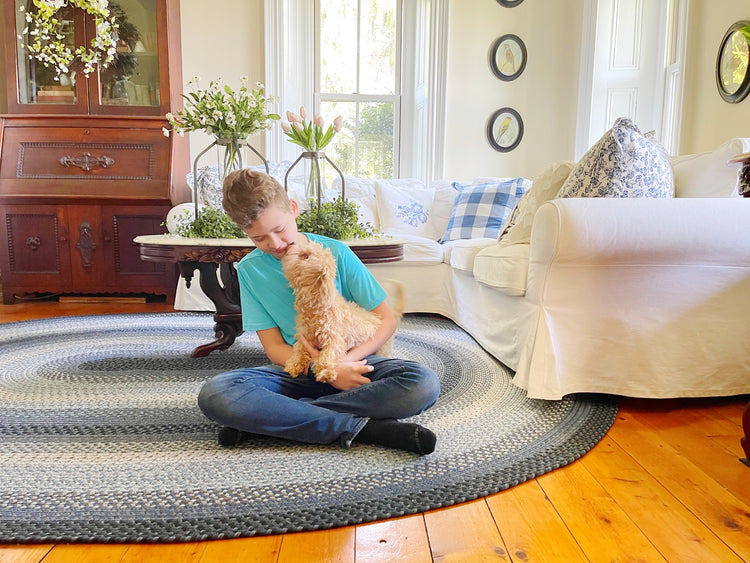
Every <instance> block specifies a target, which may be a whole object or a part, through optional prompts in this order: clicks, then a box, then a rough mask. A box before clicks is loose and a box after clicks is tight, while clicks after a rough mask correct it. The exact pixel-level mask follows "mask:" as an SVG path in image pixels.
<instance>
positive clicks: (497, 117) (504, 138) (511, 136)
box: [487, 108, 523, 152]
mask: <svg viewBox="0 0 750 563" xmlns="http://www.w3.org/2000/svg"><path fill="white" fill-rule="evenodd" d="M522 138H523V120H522V119H521V116H520V115H519V113H518V112H517V111H516V110H514V109H513V108H502V109H499V110H497V111H496V112H495V113H493V114H492V115H491V116H490V119H489V121H487V140H488V141H489V143H490V146H491V147H492V148H493V149H495V150H496V151H499V152H510V151H512V150H513V149H515V148H516V147H517V146H518V144H519V143H520V142H521V139H522Z"/></svg>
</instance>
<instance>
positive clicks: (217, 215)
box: [175, 207, 247, 238]
mask: <svg viewBox="0 0 750 563" xmlns="http://www.w3.org/2000/svg"><path fill="white" fill-rule="evenodd" d="M192 217H193V214H192V213H191V212H190V211H187V210H186V211H184V212H183V217H180V218H178V220H177V227H176V228H175V234H177V235H178V236H181V237H185V238H245V237H246V236H247V235H246V234H245V232H244V231H243V230H242V229H241V228H240V226H239V225H238V224H237V223H235V222H234V221H232V220H231V219H230V218H229V216H228V215H227V214H226V213H224V212H223V211H221V210H219V209H215V208H213V207H204V208H202V209H201V210H200V213H199V214H198V217H197V218H196V219H195V220H192Z"/></svg>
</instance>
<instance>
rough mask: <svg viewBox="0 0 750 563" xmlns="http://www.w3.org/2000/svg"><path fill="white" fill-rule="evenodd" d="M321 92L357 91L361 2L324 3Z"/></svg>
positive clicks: (328, 0)
mask: <svg viewBox="0 0 750 563" xmlns="http://www.w3.org/2000/svg"><path fill="white" fill-rule="evenodd" d="M319 64H320V73H321V75H320V89H321V92H333V93H336V94H351V93H352V92H356V91H357V0H321V1H320V61H319Z"/></svg>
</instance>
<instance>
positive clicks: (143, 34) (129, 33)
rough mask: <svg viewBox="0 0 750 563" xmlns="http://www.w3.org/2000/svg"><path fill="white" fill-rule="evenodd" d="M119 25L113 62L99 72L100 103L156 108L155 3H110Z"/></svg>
mask: <svg viewBox="0 0 750 563" xmlns="http://www.w3.org/2000/svg"><path fill="white" fill-rule="evenodd" d="M112 13H113V14H114V16H115V18H116V20H117V23H118V24H119V26H120V27H119V34H118V35H119V40H118V42H117V55H116V57H115V60H114V61H113V62H112V64H110V65H109V66H108V67H107V68H106V69H102V70H101V75H100V79H101V83H102V92H101V103H102V104H106V105H118V106H158V105H159V104H160V103H161V101H160V100H159V53H158V44H157V42H158V37H157V32H156V2H155V0H119V3H114V2H113V3H112Z"/></svg>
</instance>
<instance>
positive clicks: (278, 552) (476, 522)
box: [0, 303, 750, 563]
mask: <svg viewBox="0 0 750 563" xmlns="http://www.w3.org/2000/svg"><path fill="white" fill-rule="evenodd" d="M169 310H171V307H170V306H169V305H168V304H164V303H149V304H114V303H104V304H73V303H64V304H58V303H23V304H15V305H0V322H11V321H17V320H25V319H32V318H44V317H51V316H61V315H84V314H85V315H88V314H103V313H120V312H138V311H150V312H155V311H169ZM748 377H750V374H748ZM748 400H750V397H748V396H747V395H746V396H742V397H734V398H720V399H691V400H687V399H685V400H661V401H657V400H634V399H622V400H621V403H620V405H621V406H620V412H619V414H618V416H617V421H616V422H615V424H614V425H613V427H612V428H611V429H610V431H609V432H608V433H607V435H606V436H605V438H604V439H603V440H602V441H601V442H600V443H599V444H598V445H597V446H596V447H594V448H593V449H592V450H591V451H590V452H589V453H588V454H587V455H585V456H584V457H583V458H581V459H580V460H578V461H576V462H574V463H572V464H570V465H568V466H566V467H564V468H561V469H558V470H556V471H553V472H551V473H548V474H546V475H542V476H541V477H538V478H536V479H534V480H531V481H528V482H526V483H523V484H521V485H518V486H516V487H513V488H511V489H509V490H507V491H504V492H501V493H498V494H496V495H492V496H489V497H487V498H483V499H480V500H476V501H472V502H468V503H464V504H460V505H457V506H454V507H450V508H445V509H440V510H435V511H431V512H427V513H424V514H416V515H413V516H407V517H404V518H397V519H394V520H387V521H382V522H375V523H371V524H362V525H359V526H351V527H346V528H338V529H334V530H326V531H321V532H309V533H308V532H305V533H296V534H286V535H282V536H267V537H259V538H246V539H237V540H224V541H208V542H196V543H182V544H166V545H150V544H129V545H128V544H113V545H91V544H86V545H75V544H73V545H71V544H45V545H6V546H0V563H2V562H8V561H13V562H18V561H24V562H27V561H28V562H32V561H44V562H45V563H51V562H59V561H70V562H71V563H85V562H89V561H90V562H96V563H100V562H110V561H123V562H134V561H158V562H170V563H171V562H182V561H191V562H193V561H195V562H198V561H200V562H202V563H207V562H213V561H216V562H220V563H226V562H233V561H252V562H265V561H288V562H294V563H297V562H302V561H304V562H307V561H336V562H338V561H342V562H349V561H356V562H357V563H362V562H391V561H408V562H419V561H467V562H472V563H473V562H477V561H496V560H497V561H503V560H505V561H551V562H567V561H674V562H685V561H696V562H702V563H704V562H709V561H717V562H719V561H720V562H722V563H726V562H730V561H750V467H747V466H745V465H743V464H742V463H740V462H739V461H738V458H739V457H741V456H742V455H743V454H742V448H741V447H740V437H741V434H742V430H741V426H740V422H741V416H742V411H743V410H744V407H745V404H746V403H747V402H748ZM0 416H1V415H0Z"/></svg>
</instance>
